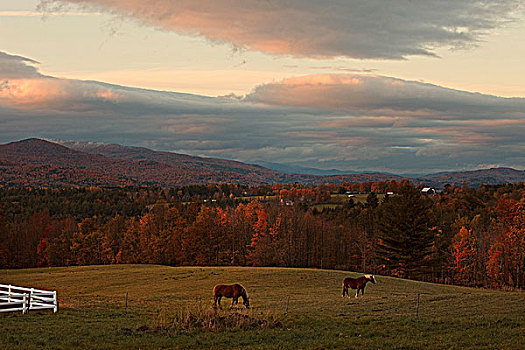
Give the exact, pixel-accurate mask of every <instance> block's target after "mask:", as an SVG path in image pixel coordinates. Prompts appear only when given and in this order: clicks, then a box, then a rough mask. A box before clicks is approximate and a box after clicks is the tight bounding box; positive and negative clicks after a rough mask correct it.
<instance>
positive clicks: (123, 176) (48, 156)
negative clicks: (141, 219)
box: [0, 139, 401, 187]
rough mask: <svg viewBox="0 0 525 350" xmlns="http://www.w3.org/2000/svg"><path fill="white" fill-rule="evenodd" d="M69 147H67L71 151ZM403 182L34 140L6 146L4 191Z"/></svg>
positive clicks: (0, 154)
mask: <svg viewBox="0 0 525 350" xmlns="http://www.w3.org/2000/svg"><path fill="white" fill-rule="evenodd" d="M66 146H67V147H66ZM394 179H396V180H397V179H401V177H399V176H395V175H388V174H381V173H378V174H356V175H344V176H330V177H322V176H315V175H301V174H284V173H281V172H278V171H274V170H270V169H266V168H263V167H261V166H257V165H249V164H244V163H241V162H236V161H230V160H225V159H216V158H202V157H193V156H188V155H183V154H176V153H171V152H158V151H152V150H150V149H147V148H142V147H127V146H120V145H108V144H97V143H78V142H75V143H68V142H64V143H63V145H59V144H56V143H53V142H49V141H44V140H40V139H28V140H22V141H18V142H12V143H9V144H5V145H0V185H3V186H27V185H30V186H37V187H38V186H49V187H59V186H89V185H104V186H125V185H127V186H131V185H133V186H160V187H174V186H180V185H189V184H210V183H240V184H249V185H259V184H269V183H294V182H303V183H322V182H346V181H348V182H361V181H380V180H394Z"/></svg>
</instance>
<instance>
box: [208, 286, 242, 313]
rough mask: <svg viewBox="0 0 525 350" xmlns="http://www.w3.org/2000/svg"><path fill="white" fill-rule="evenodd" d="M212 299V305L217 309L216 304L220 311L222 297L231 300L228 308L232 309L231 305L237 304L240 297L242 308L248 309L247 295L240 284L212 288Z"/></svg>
mask: <svg viewBox="0 0 525 350" xmlns="http://www.w3.org/2000/svg"><path fill="white" fill-rule="evenodd" d="M213 297H214V299H215V303H214V304H213V305H214V307H217V304H219V309H222V307H221V298H222V297H226V298H233V299H232V305H231V307H230V308H232V307H233V304H238V303H239V297H242V299H243V304H244V306H246V308H247V309H249V308H250V300H249V299H248V294H246V289H244V287H243V286H241V285H240V284H230V285H228V284H218V285H216V286H215V287H214V288H213Z"/></svg>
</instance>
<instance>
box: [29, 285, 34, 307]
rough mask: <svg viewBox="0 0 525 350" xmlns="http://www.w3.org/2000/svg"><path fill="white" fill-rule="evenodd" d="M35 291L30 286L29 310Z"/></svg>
mask: <svg viewBox="0 0 525 350" xmlns="http://www.w3.org/2000/svg"><path fill="white" fill-rule="evenodd" d="M34 292H35V288H31V291H30V292H29V310H31V307H32V306H33V293H34Z"/></svg>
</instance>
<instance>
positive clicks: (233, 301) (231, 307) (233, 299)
mask: <svg viewBox="0 0 525 350" xmlns="http://www.w3.org/2000/svg"><path fill="white" fill-rule="evenodd" d="M234 303H235V298H232V306H230V309H233V304H234Z"/></svg>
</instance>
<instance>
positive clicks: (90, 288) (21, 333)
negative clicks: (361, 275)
mask: <svg viewBox="0 0 525 350" xmlns="http://www.w3.org/2000/svg"><path fill="white" fill-rule="evenodd" d="M349 275H350V276H357V274H353V273H347V272H343V271H328V270H313V269H282V268H240V267H239V268H220V267H204V268H198V267H166V266H155V265H112V266H85V267H68V268H50V269H47V268H46V269H27V270H0V283H12V284H15V285H19V286H31V287H35V288H43V289H52V290H57V291H58V295H59V301H60V310H59V312H58V313H57V314H53V313H51V312H32V313H29V314H27V315H22V314H19V313H17V314H14V313H11V314H0V329H1V330H2V331H1V332H0V348H1V349H46V348H47V349H72V348H83V349H139V348H140V349H156V348H217V349H219V348H220V349H230V348H274V349H320V348H356V349H357V348H360V349H374V348H386V349H420V348H429V349H440V348H442V349H450V348H452V349H465V348H475V349H494V348H501V349H523V347H524V344H525V294H524V293H520V292H505V291H492V290H481V289H472V288H463V287H454V286H445V285H437V284H429V283H422V282H414V281H407V280H401V279H395V278H389V277H382V276H377V277H376V279H377V284H375V285H373V284H370V283H369V284H368V286H367V288H366V294H365V297H364V298H362V299H361V298H360V299H357V300H356V299H354V298H351V299H343V298H342V297H341V287H340V284H341V280H342V279H343V277H345V276H349ZM229 282H231V283H233V282H240V283H241V284H243V285H244V286H245V287H246V289H247V290H248V293H249V295H250V302H251V306H252V308H251V309H250V310H244V309H242V310H238V311H234V312H242V313H246V314H247V315H249V316H250V317H254V318H268V317H270V316H271V317H274V318H277V319H278V320H279V321H280V322H281V324H282V326H281V327H277V328H262V329H258V328H254V329H248V330H238V329H233V330H230V331H224V332H210V331H206V330H192V331H181V332H177V333H169V334H168V333H162V332H154V331H151V329H152V328H153V327H154V325H156V324H159V323H163V322H164V323H166V322H168V323H169V322H170V320H172V319H173V318H174V317H175V315H177V314H178V313H180V312H181V311H184V310H187V309H195V308H198V307H199V305H200V306H201V307H202V308H208V307H209V306H211V305H212V303H213V299H212V296H211V290H212V288H213V286H214V285H215V284H217V283H229ZM126 292H127V293H128V296H129V300H128V308H127V310H125V309H124V303H125V295H126ZM418 293H420V307H419V317H416V316H415V312H416V301H417V294H418ZM288 297H289V299H288ZM223 303H224V304H223V306H226V305H228V300H223ZM287 303H288V312H287V313H285V312H286V305H287ZM239 305H241V304H240V303H239ZM224 309H225V310H223V311H221V314H224V315H227V314H228V313H231V312H232V311H230V310H227V307H225V308H224ZM144 326H146V327H144ZM144 329H146V330H144Z"/></svg>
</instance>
